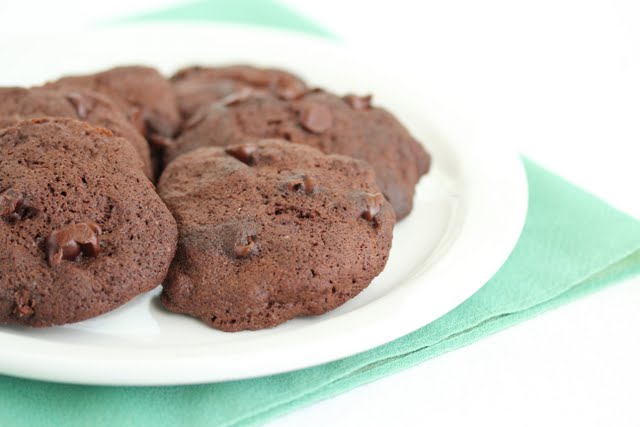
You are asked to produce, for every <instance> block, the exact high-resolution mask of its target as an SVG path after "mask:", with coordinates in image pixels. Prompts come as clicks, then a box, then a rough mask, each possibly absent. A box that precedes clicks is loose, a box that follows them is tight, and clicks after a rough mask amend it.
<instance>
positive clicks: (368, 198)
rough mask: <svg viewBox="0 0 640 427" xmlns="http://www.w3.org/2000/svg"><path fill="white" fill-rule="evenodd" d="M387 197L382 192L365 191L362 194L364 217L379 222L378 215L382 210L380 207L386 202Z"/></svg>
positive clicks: (362, 214)
mask: <svg viewBox="0 0 640 427" xmlns="http://www.w3.org/2000/svg"><path fill="white" fill-rule="evenodd" d="M384 201H385V198H384V196H383V195H382V193H375V194H371V193H364V195H363V196H362V202H363V205H364V210H363V211H362V213H361V214H360V216H362V218H364V219H366V220H367V221H373V222H375V223H377V219H376V215H377V214H378V212H380V208H381V207H382V205H383V204H384Z"/></svg>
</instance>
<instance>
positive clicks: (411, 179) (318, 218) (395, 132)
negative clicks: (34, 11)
mask: <svg viewBox="0 0 640 427" xmlns="http://www.w3.org/2000/svg"><path fill="white" fill-rule="evenodd" d="M429 167H430V156H429V154H428V153H427V152H426V151H425V150H424V149H423V148H422V146H421V145H420V144H419V143H418V142H417V141H416V140H415V139H414V138H413V137H412V136H411V135H410V134H409V132H408V131H407V130H406V129H405V128H404V127H403V126H402V124H401V123H400V122H399V121H398V120H397V119H396V118H395V117H394V116H393V115H392V114H390V113H389V112H387V111H385V110H383V109H380V108H377V107H375V106H373V104H372V100H371V97H370V96H356V95H345V96H337V95H334V94H332V93H329V92H327V91H324V90H321V89H316V88H312V87H310V86H309V85H308V84H307V83H306V82H305V81H303V80H302V79H301V78H299V77H298V76H295V75H293V74H291V73H288V72H286V71H282V70H276V69H261V68H255V67H251V66H225V67H190V68H186V69H183V70H181V71H179V72H178V73H176V74H175V75H174V76H173V77H171V78H170V79H166V78H165V77H163V76H162V75H161V74H160V73H159V72H158V71H156V70H154V69H152V68H148V67H142V66H129V67H119V68H114V69H111V70H108V71H104V72H100V73H96V74H91V75H84V76H71V77H64V78H61V79H59V80H57V81H53V82H50V83H47V84H45V85H44V86H40V87H33V88H0V324H18V325H25V326H34V327H44V326H53V325H62V324H66V323H71V322H77V321H81V320H84V319H88V318H91V317H95V316H98V315H100V314H103V313H105V312H108V311H110V310H113V309H115V308H116V307H118V306H121V305H122V304H124V303H126V302H127V301H129V300H130V299H132V298H133V297H135V296H137V295H140V294H141V293H144V292H147V291H149V290H151V289H153V288H155V287H156V286H157V285H159V284H162V286H163V291H162V294H161V301H162V303H163V305H164V306H165V307H166V308H167V309H168V310H170V311H172V312H175V313H183V314H187V315H191V316H194V317H197V318H200V319H202V321H204V322H205V323H206V324H208V325H210V326H211V327H213V328H216V329H220V330H224V331H239V330H247V329H250V330H255V329H262V328H267V327H272V326H275V325H278V324H280V323H283V322H286V321H287V320H290V319H292V318H294V317H297V316H309V315H318V314H322V313H325V312H327V311H329V310H331V309H334V308H335V307H337V306H339V305H341V304H343V303H344V302H345V301H347V300H349V299H350V298H353V297H354V296H355V295H357V294H358V293H359V292H360V291H362V290H363V289H364V288H366V287H367V286H368V285H369V283H371V281H372V280H373V279H374V278H375V277H376V276H377V275H378V274H379V273H380V272H381V271H382V269H383V268H384V266H385V264H386V261H387V259H388V255H389V250H390V248H391V241H392V234H393V227H394V224H395V222H396V221H397V220H399V219H402V218H404V217H405V216H406V215H408V214H409V212H410V211H411V207H412V201H413V194H414V188H415V185H416V183H417V182H418V180H419V179H420V177H421V176H422V175H424V174H426V173H427V172H428V170H429ZM155 182H157V187H156V186H154V183H155Z"/></svg>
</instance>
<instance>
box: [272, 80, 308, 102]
mask: <svg viewBox="0 0 640 427" xmlns="http://www.w3.org/2000/svg"><path fill="white" fill-rule="evenodd" d="M273 92H274V93H275V94H276V96H278V98H281V99H285V100H292V99H298V98H301V97H302V95H304V94H305V93H306V92H307V88H306V86H305V85H304V84H303V83H302V82H300V81H298V80H295V79H292V78H280V79H278V80H277V81H276V82H275V84H274V85H273Z"/></svg>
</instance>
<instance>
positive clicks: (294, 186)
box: [287, 175, 317, 195]
mask: <svg viewBox="0 0 640 427" xmlns="http://www.w3.org/2000/svg"><path fill="white" fill-rule="evenodd" d="M316 187H317V185H316V181H315V179H313V178H312V177H311V176H309V175H302V176H298V177H294V178H293V179H291V180H290V181H288V182H287V190H289V191H295V192H303V193H305V194H307V195H311V194H313V193H314V192H315V190H316Z"/></svg>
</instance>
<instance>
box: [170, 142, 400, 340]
mask: <svg viewBox="0 0 640 427" xmlns="http://www.w3.org/2000/svg"><path fill="white" fill-rule="evenodd" d="M158 192H159V194H160V196H161V197H162V198H163V200H164V201H165V202H166V203H167V206H169V209H170V210H171V212H172V213H173V214H174V216H175V217H176V220H177V222H178V229H179V232H180V238H179V242H178V250H177V252H176V257H175V258H174V260H173V262H172V264H171V268H170V270H169V274H168V275H167V278H166V280H165V281H164V283H163V292H162V296H161V300H162V303H163V304H164V305H165V307H167V308H168V309H169V310H171V311H174V312H177V313H186V314H189V315H192V316H194V317H198V318H200V319H202V320H203V321H204V322H206V323H207V324H209V325H210V326H212V327H214V328H218V329H222V330H224V331H239V330H244V329H253V330H255V329H262V328H268V327H272V326H275V325H278V324H280V323H283V322H285V321H287V320H289V319H292V318H294V317H296V316H308V315H318V314H322V313H325V312H326V311H329V310H331V309H333V308H336V307H338V306H339V305H341V304H343V303H344V302H345V301H347V300H349V299H350V298H353V297H354V296H355V295H357V294H358V293H359V292H360V291H362V290H363V289H364V288H365V287H367V286H368V285H369V283H370V282H371V280H372V279H373V278H374V277H376V276H377V275H378V274H379V273H380V272H381V271H382V269H383V267H384V265H385V263H386V261H387V256H388V254H389V249H390V248H391V238H392V231H393V225H394V222H395V215H394V212H393V208H392V207H391V205H390V204H389V203H388V202H387V201H386V200H385V198H384V197H383V196H382V194H381V193H379V190H378V188H377V186H376V184H375V178H374V173H373V170H372V169H371V167H370V166H369V165H367V164H366V163H365V162H363V161H360V160H355V159H352V158H350V157H346V156H339V155H325V154H322V153H321V152H320V151H318V150H316V149H313V148H311V147H307V146H304V145H300V144H290V143H287V142H286V141H280V140H265V141H260V142H257V143H246V144H241V145H234V146H229V147H227V148H226V149H223V148H202V149H199V150H196V151H192V152H190V153H187V154H185V155H183V156H181V157H179V158H178V159H176V160H174V161H173V162H172V163H171V164H169V165H168V167H167V169H165V171H164V173H163V174H162V176H161V178H160V182H159V184H158Z"/></svg>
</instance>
